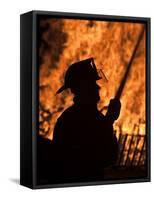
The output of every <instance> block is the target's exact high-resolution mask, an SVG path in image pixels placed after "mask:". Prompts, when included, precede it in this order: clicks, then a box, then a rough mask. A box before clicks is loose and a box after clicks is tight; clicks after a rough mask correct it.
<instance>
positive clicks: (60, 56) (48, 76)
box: [39, 19, 146, 146]
mask: <svg viewBox="0 0 154 200" xmlns="http://www.w3.org/2000/svg"><path fill="white" fill-rule="evenodd" d="M39 26H40V47H39V57H40V66H39V72H40V76H39V77H40V97H39V101H40V117H39V120H40V132H39V134H41V135H44V136H45V137H48V138H50V139H51V140H52V134H53V128H54V125H55V122H56V120H57V118H58V117H59V116H60V114H61V113H62V112H63V111H64V110H65V109H66V108H67V107H69V106H70V105H71V104H72V94H71V93H70V91H69V90H68V91H64V92H63V93H62V94H60V95H56V91H57V90H58V89H59V87H60V86H61V85H62V84H63V81H64V74H65V71H66V70H67V68H68V66H69V65H70V64H72V63H73V62H76V61H78V60H82V59H86V58H88V57H94V58H95V63H96V66H97V67H98V69H102V70H103V72H104V73H105V75H106V77H107V79H108V82H105V81H104V80H103V79H102V80H100V81H99V85H100V86H101V89H100V97H101V101H100V102H99V104H98V108H99V109H102V108H103V107H104V106H107V105H108V103H109V101H110V99H111V98H113V97H114V95H115V93H116V91H117V89H118V87H119V84H120V82H121V79H122V77H123V75H124V73H125V70H126V67H127V63H128V62H129V60H130V57H131V54H132V51H133V49H134V46H135V44H136V40H137V38H138V35H139V33H140V30H141V26H142V25H141V24H139V23H123V22H103V21H89V20H73V19H42V20H40V24H39ZM121 103H122V109H121V113H120V117H119V119H118V120H117V121H116V122H115V125H114V128H115V130H116V134H117V137H119V134H120V133H121V132H122V133H123V134H126V133H127V134H136V135H138V134H141V135H144V134H145V122H146V119H145V34H144V37H143V38H142V41H141V43H140V45H139V48H138V50H137V53H136V56H135V59H134V61H133V64H132V67H131V71H130V73H129V76H128V80H127V83H126V85H125V88H124V91H123V94H122V97H121ZM138 145H139V146H142V145H141V144H140V143H139V144H138ZM126 146H129V144H127V145H126Z"/></svg>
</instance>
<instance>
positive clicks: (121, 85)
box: [115, 26, 144, 99]
mask: <svg viewBox="0 0 154 200" xmlns="http://www.w3.org/2000/svg"><path fill="white" fill-rule="evenodd" d="M143 34H144V26H143V27H142V29H141V32H140V34H139V36H138V40H137V42H136V45H135V47H134V51H133V53H132V56H131V58H130V61H129V63H128V65H127V69H126V72H125V74H124V77H123V79H122V80H121V83H120V86H119V88H118V90H117V92H116V94H115V98H116V99H120V97H121V95H122V92H123V89H124V86H125V83H126V80H127V77H128V73H129V71H130V68H131V66H132V62H133V60H134V57H135V54H136V51H137V49H138V46H139V44H140V42H141V39H142V37H143Z"/></svg>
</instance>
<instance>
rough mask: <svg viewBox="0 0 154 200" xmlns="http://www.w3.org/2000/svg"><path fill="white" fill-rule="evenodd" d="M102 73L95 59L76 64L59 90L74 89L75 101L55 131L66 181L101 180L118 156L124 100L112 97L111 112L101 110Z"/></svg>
mask: <svg viewBox="0 0 154 200" xmlns="http://www.w3.org/2000/svg"><path fill="white" fill-rule="evenodd" d="M99 79H101V77H99V76H98V73H97V70H96V66H95V63H94V60H93V58H89V59H86V60H83V61H80V62H77V63H74V64H72V65H71V66H70V67H69V68H68V70H67V72H66V74H65V83H64V85H63V86H62V87H61V88H60V89H59V90H58V91H57V93H60V92H62V91H63V90H65V89H67V88H70V90H71V92H72V93H73V94H74V99H73V101H74V104H73V105H72V106H71V107H69V108H68V109H66V110H65V111H64V112H63V113H62V115H61V116H60V117H59V118H58V120H57V123H56V125H55V128H54V133H53V143H54V145H55V147H56V156H57V166H56V171H57V173H58V174H59V175H58V176H59V177H61V178H64V180H68V181H70V180H72V181H74V180H75V181H81V180H85V181H88V180H99V179H101V180H102V178H103V168H104V167H106V166H108V165H111V164H113V163H114V162H115V161H116V158H117V140H116V137H115V135H114V132H113V123H114V121H115V120H116V119H117V118H118V116H119V113H120V107H121V104H120V101H119V100H117V99H111V100H110V104H109V106H108V111H107V114H106V115H105V116H104V115H103V114H102V113H101V112H100V111H99V110H98V109H97V103H98V101H99V100H100V97H99V86H98V85H97V83H96V81H97V80H99Z"/></svg>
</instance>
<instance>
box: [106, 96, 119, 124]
mask: <svg viewBox="0 0 154 200" xmlns="http://www.w3.org/2000/svg"><path fill="white" fill-rule="evenodd" d="M120 109H121V103H120V101H119V100H118V99H111V100H110V103H109V106H108V111H107V116H108V117H109V118H111V120H112V121H114V120H116V119H118V117H119V114H120Z"/></svg>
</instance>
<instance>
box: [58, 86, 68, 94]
mask: <svg viewBox="0 0 154 200" xmlns="http://www.w3.org/2000/svg"><path fill="white" fill-rule="evenodd" d="M65 89H67V87H66V86H65V85H63V86H62V87H61V88H59V89H58V90H57V92H56V94H59V93H61V92H62V91H63V90H65Z"/></svg>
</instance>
